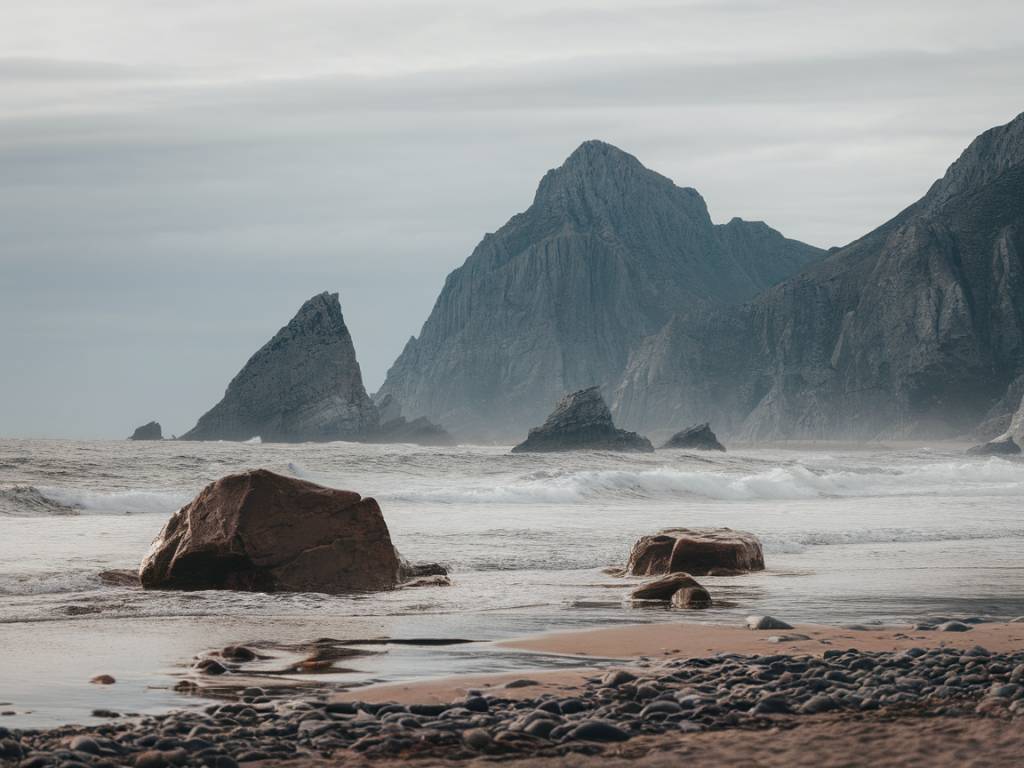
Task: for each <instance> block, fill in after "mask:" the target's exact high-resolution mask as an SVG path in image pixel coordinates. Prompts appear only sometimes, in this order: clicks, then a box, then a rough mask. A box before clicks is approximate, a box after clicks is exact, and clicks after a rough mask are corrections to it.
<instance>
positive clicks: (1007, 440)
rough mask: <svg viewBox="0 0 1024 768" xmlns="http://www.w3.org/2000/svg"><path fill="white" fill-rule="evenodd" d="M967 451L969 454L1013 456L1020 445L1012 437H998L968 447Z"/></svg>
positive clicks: (1018, 451)
mask: <svg viewBox="0 0 1024 768" xmlns="http://www.w3.org/2000/svg"><path fill="white" fill-rule="evenodd" d="M967 453H968V455H970V456H1015V455H1016V454H1018V453H1020V446H1019V445H1017V443H1016V442H1015V441H1014V439H1013V438H1012V437H1000V438H997V439H995V440H990V441H989V442H987V443H982V444H981V445H976V446H974V447H973V448H968V449H967Z"/></svg>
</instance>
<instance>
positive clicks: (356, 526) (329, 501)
mask: <svg viewBox="0 0 1024 768" xmlns="http://www.w3.org/2000/svg"><path fill="white" fill-rule="evenodd" d="M401 569H402V562H401V560H400V558H399V556H398V553H397V552H396V551H395V547H394V546H393V545H392V543H391V536H390V534H389V533H388V527H387V524H386V523H385V522H384V516H383V515H382V514H381V511H380V507H379V506H377V502H376V501H374V500H373V499H364V498H362V497H361V496H360V495H359V494H358V493H355V492H353V491H339V490H335V489H333V488H324V487H323V486H320V485H315V484H314V483H310V482H307V481H305V480H297V479H295V478H291V477H285V476H283V475H278V474H275V473H273V472H269V471H267V470H264V469H258V470H254V471H251V472H245V473H242V474H237V475H228V476H226V477H222V478H221V479H220V480H217V481H216V482H214V483H211V484H210V485H208V486H206V487H205V488H204V489H203V490H202V491H200V493H199V495H198V496H196V498H195V499H193V500H192V501H191V502H190V503H189V504H186V505H185V506H184V507H182V508H181V509H180V510H178V511H177V512H175V513H174V515H173V516H172V517H171V519H170V520H169V521H168V522H167V524H166V525H165V526H164V529H163V530H162V531H161V532H160V535H159V536H157V538H156V540H155V541H154V542H153V546H152V548H151V549H150V551H149V554H147V555H146V557H145V559H144V560H143V561H142V566H141V568H140V569H139V578H140V580H141V582H142V586H143V587H146V588H149V589H235V590H247V591H259V592H274V591H287V592H327V593H332V594H336V593H345V592H359V591H369V590H380V589H391V588H393V587H395V586H397V585H398V582H399V580H400V578H401Z"/></svg>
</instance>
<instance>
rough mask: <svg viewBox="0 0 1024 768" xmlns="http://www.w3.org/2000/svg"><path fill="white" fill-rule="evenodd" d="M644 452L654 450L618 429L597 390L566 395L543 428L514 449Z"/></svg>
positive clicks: (520, 451) (527, 451) (524, 451)
mask: <svg viewBox="0 0 1024 768" xmlns="http://www.w3.org/2000/svg"><path fill="white" fill-rule="evenodd" d="M586 449H591V450H604V451H643V452H650V451H653V450H654V448H653V447H652V446H651V443H650V441H649V440H648V439H647V438H646V437H641V436H640V435H638V434H637V433H636V432H626V431H625V430H622V429H616V428H615V424H614V423H613V422H612V414H611V412H610V411H609V410H608V406H607V405H606V404H605V402H604V398H603V397H601V393H600V391H598V388H597V387H590V388H589V389H581V390H580V391H578V392H573V393H572V394H569V395H566V396H565V397H563V398H562V399H561V400H559V401H558V404H557V405H556V406H555V410H553V411H552V412H551V415H550V416H548V418H547V420H546V421H545V422H544V424H543V425H541V426H539V427H534V428H533V429H531V430H530V434H529V436H528V437H527V438H526V440H524V441H523V442H522V443H520V444H519V445H517V446H515V447H514V448H513V449H512V452H513V453H531V452H547V451H576V450H586Z"/></svg>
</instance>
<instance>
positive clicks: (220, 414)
mask: <svg viewBox="0 0 1024 768" xmlns="http://www.w3.org/2000/svg"><path fill="white" fill-rule="evenodd" d="M377 426H378V417H377V409H376V408H375V407H374V405H373V402H372V401H371V400H370V397H369V395H367V394H366V389H365V388H364V387H363V377H362V374H361V373H360V370H359V363H358V362H357V361H356V353H355V349H354V348H353V346H352V337H351V336H350V335H349V332H348V328H347V327H346V325H345V320H344V318H343V317H342V314H341V304H340V303H339V301H338V294H336V293H326V292H325V293H321V294H319V295H318V296H314V297H313V298H311V299H310V300H309V301H307V302H306V303H305V304H303V305H302V308H301V309H299V312H298V314H297V315H295V317H294V318H292V321H291V322H290V323H288V325H286V326H285V327H284V328H282V329H281V330H280V331H278V332H277V335H275V336H274V338H272V339H271V340H270V341H269V342H267V343H266V344H265V345H264V346H263V347H262V348H261V349H260V350H259V351H258V352H257V353H256V354H254V355H253V356H252V357H251V358H249V362H247V363H246V364H245V367H244V368H242V370H241V371H240V372H239V373H238V375H237V376H235V378H234V379H232V380H231V383H230V384H228V388H227V391H226V392H225V393H224V399H222V400H221V401H220V402H219V403H217V405H215V406H214V407H213V408H212V409H210V411H208V412H207V413H206V414H205V415H204V416H203V417H202V418H201V419H199V423H198V424H196V426H195V427H194V428H193V429H192V430H191V431H190V432H188V433H187V434H185V435H184V436H183V438H182V439H183V440H248V439H249V438H251V437H255V436H259V437H260V438H262V440H263V441H264V442H306V441H326V440H360V439H364V438H365V437H366V436H368V435H370V434H372V433H374V432H375V431H376V430H377Z"/></svg>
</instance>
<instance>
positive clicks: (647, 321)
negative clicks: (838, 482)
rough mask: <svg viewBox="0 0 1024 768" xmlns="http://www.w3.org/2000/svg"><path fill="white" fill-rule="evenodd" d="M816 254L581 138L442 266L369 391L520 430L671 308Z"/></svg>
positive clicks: (736, 292)
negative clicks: (710, 207) (523, 202)
mask: <svg viewBox="0 0 1024 768" xmlns="http://www.w3.org/2000/svg"><path fill="white" fill-rule="evenodd" d="M822 255H823V252H821V251H819V250H818V249H816V248H812V247H811V246H808V245H804V244H802V243H798V242H795V241H792V240H787V239H786V238H784V237H783V236H782V235H780V234H779V233H778V232H776V231H775V230H772V229H771V228H769V227H768V226H766V225H764V224H762V223H750V222H744V221H741V220H739V219H734V220H733V221H731V222H729V223H728V224H726V225H721V226H715V225H714V224H712V222H711V219H710V217H709V215H708V211H707V207H706V206H705V204H704V200H703V199H702V198H701V196H700V195H699V194H698V193H697V192H696V191H695V190H693V189H687V188H681V187H677V186H675V184H673V183H672V182H671V181H670V180H669V179H667V178H665V177H663V176H661V175H659V174H657V173H654V172H653V171H650V170H648V169H646V168H645V167H644V166H643V165H641V164H640V162H639V161H638V160H637V159H636V158H634V157H633V156H631V155H628V154H626V153H625V152H622V151H621V150H618V149H616V148H615V147H612V146H610V145H608V144H604V143H602V142H597V141H589V142H586V143H584V144H583V145H581V146H580V147H579V148H578V149H577V150H576V151H575V152H574V153H573V154H572V155H571V156H570V157H569V158H568V159H567V160H566V162H565V163H564V164H563V165H562V166H561V167H560V168H557V169H555V170H552V171H549V172H548V173H547V174H546V175H545V177H544V178H543V180H542V181H541V183H540V186H539V188H538V190H537V194H536V197H535V198H534V202H533V204H532V205H531V206H530V208H529V209H527V210H526V211H525V212H524V213H522V214H519V215H517V216H515V217H513V218H512V219H511V220H510V221H509V222H508V223H507V224H505V226H503V227H502V228H501V229H500V230H498V232H497V233H495V234H489V235H487V236H486V237H485V238H484V239H483V241H482V242H481V243H480V244H479V245H478V246H477V248H476V249H475V250H474V252H473V254H472V255H471V256H470V257H469V258H468V259H467V260H466V262H465V264H464V265H463V266H462V267H460V268H459V269H457V270H455V271H454V272H453V273H452V274H450V275H449V276H448V278H447V280H446V281H445V285H444V288H443V290H442V291H441V295H440V296H439V297H438V299H437V302H436V303H435V305H434V309H433V311H432V312H431V314H430V316H429V318H428V319H427V321H426V323H425V324H424V326H423V330H422V332H421V334H420V336H419V338H414V339H411V340H410V341H409V343H408V344H407V345H406V348H405V350H404V351H403V352H402V354H401V356H400V357H399V358H398V360H397V361H396V362H395V364H394V365H393V367H392V368H391V370H390V371H389V372H388V377H387V381H386V382H385V384H384V386H383V387H382V388H381V393H380V394H381V395H386V394H391V395H393V396H394V397H395V398H396V399H397V400H398V401H399V402H400V403H401V404H402V408H403V411H404V412H405V413H407V414H408V415H410V416H412V417H415V416H427V417H429V418H431V419H433V420H435V421H440V422H441V423H443V424H444V425H445V426H446V427H448V428H450V429H452V430H453V431H455V432H456V433H457V434H459V435H460V436H471V437H477V438H480V437H484V438H487V437H493V438H498V437H508V436H514V435H517V434H521V431H522V427H523V425H524V424H533V423H537V422H539V421H541V420H542V419H543V418H544V416H545V415H546V413H547V410H548V408H549V407H550V404H551V403H552V402H554V401H555V400H557V399H558V398H559V397H560V396H561V395H562V394H564V393H565V392H567V391H573V390H577V389H582V388H585V387H589V386H592V385H594V384H598V385H602V386H604V387H605V388H606V389H607V388H609V387H610V385H612V384H614V383H615V382H617V381H618V380H619V379H620V377H621V375H622V372H623V370H624V369H625V367H626V364H627V362H628V360H629V356H630V353H631V351H632V350H634V348H635V347H636V346H637V345H638V344H639V343H640V342H641V341H642V340H643V339H645V338H646V337H648V336H650V335H652V334H654V333H656V332H657V331H658V330H659V329H660V328H662V327H663V326H664V325H665V324H666V322H668V321H669V319H670V318H671V317H672V315H673V314H674V313H676V312H678V311H679V310H680V309H681V308H683V307H691V306H699V307H705V306H713V305H717V304H721V303H729V302H739V301H743V300H745V299H748V298H750V297H752V296H754V295H755V294H756V293H757V292H758V291H760V290H762V289H763V288H765V287H767V286H769V285H771V284H773V283H775V282H778V281H779V280H781V279H783V278H785V277H787V276H789V275H791V274H793V273H794V272H796V271H797V270H798V269H800V268H801V267H802V266H804V265H805V264H807V263H808V262H810V261H813V260H814V259H817V258H820V257H821V256H822Z"/></svg>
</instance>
